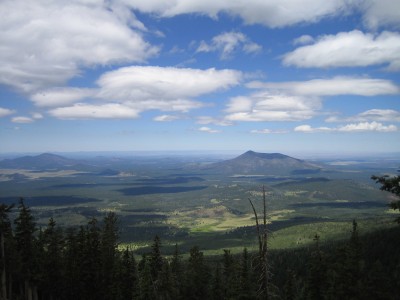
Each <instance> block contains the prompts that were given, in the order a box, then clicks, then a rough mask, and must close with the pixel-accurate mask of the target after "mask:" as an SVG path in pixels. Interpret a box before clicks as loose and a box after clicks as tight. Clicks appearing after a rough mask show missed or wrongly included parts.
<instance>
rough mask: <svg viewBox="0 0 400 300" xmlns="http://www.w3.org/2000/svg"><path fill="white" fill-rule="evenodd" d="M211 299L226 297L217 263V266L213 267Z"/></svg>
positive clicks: (216, 299) (220, 299) (217, 299)
mask: <svg viewBox="0 0 400 300" xmlns="http://www.w3.org/2000/svg"><path fill="white" fill-rule="evenodd" d="M211 288H212V290H211V292H212V299H214V300H222V299H226V297H225V288H224V284H223V282H222V275H221V267H220V265H219V264H217V267H216V268H215V274H214V278H213V283H212V287H211Z"/></svg>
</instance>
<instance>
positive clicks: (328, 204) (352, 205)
mask: <svg viewBox="0 0 400 300" xmlns="http://www.w3.org/2000/svg"><path fill="white" fill-rule="evenodd" d="M290 206H291V207H294V208H305V207H329V208H353V209H362V208H373V207H384V206H385V204H384V203H381V202H374V201H371V202H369V201H359V202H314V203H295V204H290Z"/></svg>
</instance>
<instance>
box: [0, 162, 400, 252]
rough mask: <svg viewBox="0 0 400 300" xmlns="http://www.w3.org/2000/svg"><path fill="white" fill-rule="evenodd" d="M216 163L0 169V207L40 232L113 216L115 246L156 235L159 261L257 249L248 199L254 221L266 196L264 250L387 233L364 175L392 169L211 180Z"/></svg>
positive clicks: (335, 165)
mask: <svg viewBox="0 0 400 300" xmlns="http://www.w3.org/2000/svg"><path fill="white" fill-rule="evenodd" d="M220 161H223V159H222V158H218V157H212V158H207V157H204V156H183V155H181V156H170V157H163V156H154V157H151V156H147V157H134V158H128V157H124V158H115V157H97V158H93V159H92V160H89V161H85V164H82V165H78V166H70V167H65V168H62V167H59V166H58V167H56V168H53V169H51V168H46V169H40V168H29V169H24V168H16V167H15V166H13V168H1V169H0V192H1V196H0V202H3V203H17V202H18V199H19V197H23V198H24V199H25V203H26V204H27V205H28V206H30V207H31V208H32V211H33V212H34V215H35V217H36V221H37V223H38V224H39V225H41V226H45V224H47V221H48V219H49V218H50V217H53V218H54V219H55V220H56V221H57V223H58V224H60V225H62V226H80V225H84V224H86V223H87V221H88V220H89V219H90V218H92V217H95V218H98V219H102V217H103V216H104V215H105V214H106V212H107V211H114V212H116V213H117V215H118V216H119V220H120V224H119V225H120V234H121V240H122V243H123V245H127V244H128V245H130V246H131V247H132V248H133V249H135V250H136V251H137V252H138V253H140V251H144V250H145V249H146V248H147V247H148V246H149V245H150V244H151V242H152V239H153V237H154V236H155V235H159V236H160V237H161V240H162V241H163V245H164V248H165V252H169V251H172V248H173V245H175V244H176V243H177V244H179V245H180V247H181V249H182V250H183V251H186V250H188V249H189V248H190V247H192V246H193V245H198V246H200V248H201V249H203V250H204V251H205V252H206V253H208V254H213V253H220V251H221V249H225V248H229V249H231V251H232V252H240V251H242V249H243V247H248V248H249V249H253V248H254V247H255V246H256V232H255V218H254V214H253V211H252V209H251V206H250V203H249V199H250V200H251V201H253V203H254V204H255V207H256V210H257V211H258V212H259V213H260V214H261V212H262V186H265V189H266V199H267V211H268V228H269V229H270V231H271V234H272V239H271V245H270V246H271V248H292V247H299V246H304V245H308V244H309V243H311V242H312V241H313V238H314V236H315V234H318V235H320V236H321V240H322V241H328V240H333V239H342V238H346V237H348V234H349V231H350V230H351V221H352V220H353V219H356V220H357V221H358V222H359V225H360V227H359V228H360V231H361V232H363V231H364V232H366V231H369V230H374V229H378V228H382V227H390V226H393V225H394V224H393V222H392V221H393V216H392V215H391V214H392V211H391V210H389V209H388V207H387V205H388V203H389V202H390V201H391V200H393V199H392V198H391V197H392V196H391V194H389V193H385V192H382V191H380V190H379V186H377V185H376V184H375V183H374V182H373V181H372V180H371V179H370V177H371V175H382V174H396V172H397V169H396V167H397V166H399V163H400V160H395V159H381V158H370V159H365V160H359V161H354V160H345V159H343V160H340V161H339V160H328V159H325V160H323V161H322V160H320V161H313V163H315V164H317V165H319V166H322V167H321V168H320V169H319V170H318V172H294V173H292V174H289V175H282V174H273V173H268V171H267V172H265V173H264V174H249V173H246V174H239V173H234V174H233V173H219V172H215V170H213V169H210V168H207V166H210V165H214V164H216V163H218V162H220Z"/></svg>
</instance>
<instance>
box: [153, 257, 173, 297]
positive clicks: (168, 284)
mask: <svg viewBox="0 0 400 300" xmlns="http://www.w3.org/2000/svg"><path fill="white" fill-rule="evenodd" d="M156 290H157V299H159V300H176V299H177V295H178V292H177V290H176V288H175V285H174V282H173V276H172V272H171V268H170V266H169V264H168V263H167V262H165V263H164V264H163V266H162V269H161V272H160V273H159V274H158V279H157V289H156Z"/></svg>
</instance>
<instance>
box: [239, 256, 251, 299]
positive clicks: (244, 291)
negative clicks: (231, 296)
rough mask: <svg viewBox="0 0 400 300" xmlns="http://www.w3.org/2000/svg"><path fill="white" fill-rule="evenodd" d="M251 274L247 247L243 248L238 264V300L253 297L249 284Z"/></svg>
mask: <svg viewBox="0 0 400 300" xmlns="http://www.w3.org/2000/svg"><path fill="white" fill-rule="evenodd" d="M251 275H252V274H251V264H250V259H249V253H248V251H247V248H244V249H243V253H242V256H241V259H240V266H239V288H238V299H240V300H250V299H254V298H255V295H254V292H253V289H252V284H251Z"/></svg>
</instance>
